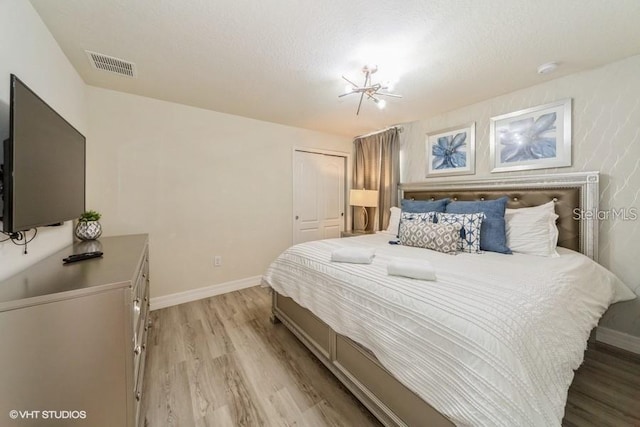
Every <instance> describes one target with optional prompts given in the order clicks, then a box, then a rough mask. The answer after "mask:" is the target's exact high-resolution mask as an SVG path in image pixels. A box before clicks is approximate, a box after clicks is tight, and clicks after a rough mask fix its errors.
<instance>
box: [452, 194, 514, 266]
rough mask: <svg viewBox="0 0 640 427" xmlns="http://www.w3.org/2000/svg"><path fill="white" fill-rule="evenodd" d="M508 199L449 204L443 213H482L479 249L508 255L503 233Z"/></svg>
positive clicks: (504, 233)
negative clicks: (483, 217)
mask: <svg viewBox="0 0 640 427" xmlns="http://www.w3.org/2000/svg"><path fill="white" fill-rule="evenodd" d="M508 200H509V198H508V197H506V196H505V197H501V198H499V199H496V200H483V201H474V202H451V203H449V204H448V205H447V207H446V210H445V212H447V213H457V214H470V213H476V212H483V213H484V215H485V219H484V221H482V228H481V229H480V249H482V250H483V251H490V252H498V253H501V254H510V253H511V249H509V247H508V246H507V233H506V231H505V221H504V211H505V209H506V207H507V201H508Z"/></svg>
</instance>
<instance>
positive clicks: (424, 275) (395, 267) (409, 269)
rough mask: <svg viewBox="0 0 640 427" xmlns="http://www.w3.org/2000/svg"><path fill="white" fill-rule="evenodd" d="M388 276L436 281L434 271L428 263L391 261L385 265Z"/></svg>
mask: <svg viewBox="0 0 640 427" xmlns="http://www.w3.org/2000/svg"><path fill="white" fill-rule="evenodd" d="M387 273H388V274H389V275H390V276H403V277H410V278H412V279H420V280H436V271H435V270H434V269H433V266H432V265H431V263H429V262H428V261H418V260H409V259H402V260H400V259H392V260H391V261H390V262H389V264H388V265H387Z"/></svg>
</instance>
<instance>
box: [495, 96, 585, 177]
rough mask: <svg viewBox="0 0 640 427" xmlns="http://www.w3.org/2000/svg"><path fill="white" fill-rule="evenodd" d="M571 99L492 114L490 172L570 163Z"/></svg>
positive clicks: (569, 164)
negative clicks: (498, 114)
mask: <svg viewBox="0 0 640 427" xmlns="http://www.w3.org/2000/svg"><path fill="white" fill-rule="evenodd" d="M571 101H572V100H571V98H568V99H562V100H560V101H556V102H552V103H549V104H544V105H539V106H537V107H532V108H527V109H524V110H519V111H515V112H513V113H508V114H503V115H500V116H496V117H492V118H491V120H490V124H489V147H490V148H489V149H490V152H489V156H490V159H491V172H492V173H493V172H510V171H521V170H530V169H548V168H562V167H567V166H571Z"/></svg>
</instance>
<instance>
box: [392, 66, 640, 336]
mask: <svg viewBox="0 0 640 427" xmlns="http://www.w3.org/2000/svg"><path fill="white" fill-rule="evenodd" d="M532 72H534V71H532ZM470 78H473V74H472V73H471V74H470ZM563 98H572V99H573V114H572V119H573V125H572V129H573V154H572V156H573V166H572V167H567V168H556V169H541V170H533V171H523V172H506V173H505V172H503V173H499V174H498V173H494V174H492V173H491V172H490V169H491V167H490V164H489V119H490V118H491V117H493V116H497V115H500V114H505V113H509V112H513V111H517V110H521V109H524V108H529V107H534V106H537V105H542V104H546V103H549V102H553V101H556V100H560V99H563ZM471 121H475V122H476V175H475V177H478V178H480V177H489V176H493V177H498V176H508V175H533V174H545V173H562V172H578V171H591V170H597V171H600V174H601V182H600V207H601V209H605V210H606V209H621V208H627V209H630V208H635V209H636V210H637V212H638V214H640V56H634V57H631V58H627V59H625V60H623V61H619V62H615V63H612V64H609V65H607V66H604V67H602V68H598V69H595V70H591V71H586V72H582V73H579V74H573V75H570V76H566V77H563V78H559V79H556V80H553V81H550V82H546V83H543V84H540V85H538V86H534V87H531V88H527V89H523V90H520V91H517V92H512V93H509V94H506V95H502V96H499V97H496V98H493V99H490V100H487V101H484V102H481V103H478V104H474V105H470V106H467V107H464V108H461V109H459V110H455V111H451V112H449V113H445V114H441V115H439V116H436V117H431V118H428V119H425V120H421V121H416V122H411V123H406V124H404V125H403V126H404V130H405V131H404V132H403V133H401V134H400V135H401V181H402V182H424V181H426V180H427V178H426V177H425V165H426V163H425V162H426V160H425V159H426V152H425V150H426V149H425V135H426V134H427V133H428V132H433V131H437V130H440V129H446V128H450V127H453V126H457V125H460V124H464V123H468V122H471ZM469 177H470V178H472V177H474V176H471V175H470V176H469ZM458 178H462V177H458ZM433 179H434V178H430V180H433ZM437 179H438V180H446V179H447V178H437ZM638 239H640V218H638V219H637V220H635V221H623V220H620V219H616V220H612V219H609V220H603V221H601V222H600V262H601V263H602V264H603V265H604V266H606V267H607V268H609V269H610V270H612V271H613V272H614V273H616V274H617V275H618V277H620V279H622V280H623V281H624V282H625V283H626V284H627V285H628V286H629V287H631V288H632V289H634V288H638V286H639V285H640V268H639V266H638V260H639V256H638V250H637V241H638ZM636 293H640V292H639V290H636ZM639 306H640V304H638V303H624V304H620V309H618V310H610V313H608V315H607V319H606V323H608V324H609V326H611V324H613V325H614V326H613V327H615V329H618V330H622V331H626V332H628V333H633V334H634V335H640V320H639V318H638V317H639V314H638V312H639V310H638V307H639ZM632 311H635V313H632Z"/></svg>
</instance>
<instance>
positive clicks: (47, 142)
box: [2, 75, 85, 233]
mask: <svg viewBox="0 0 640 427" xmlns="http://www.w3.org/2000/svg"><path fill="white" fill-rule="evenodd" d="M9 114H10V118H9V120H10V124H9V139H8V140H6V141H5V142H4V174H3V175H4V197H3V202H4V203H3V219H2V222H3V229H4V231H5V232H10V233H12V232H17V231H24V230H28V229H30V228H34V227H39V226H45V225H52V224H58V223H61V222H64V221H68V220H71V219H74V218H78V217H79V216H80V214H82V212H84V209H85V137H84V136H83V135H82V134H81V133H80V132H78V131H77V130H76V129H75V128H74V127H73V126H71V124H69V122H67V121H66V120H65V119H64V118H62V116H60V115H59V114H58V113H56V112H55V111H54V110H53V109H52V108H51V107H49V105H47V103H46V102H44V101H43V100H42V99H41V98H40V97H39V96H38V95H36V94H35V93H34V92H33V91H32V90H31V89H29V88H28V87H27V86H26V85H25V84H24V83H22V82H21V81H20V79H18V78H17V77H16V76H14V75H11V105H10V113H9Z"/></svg>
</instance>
